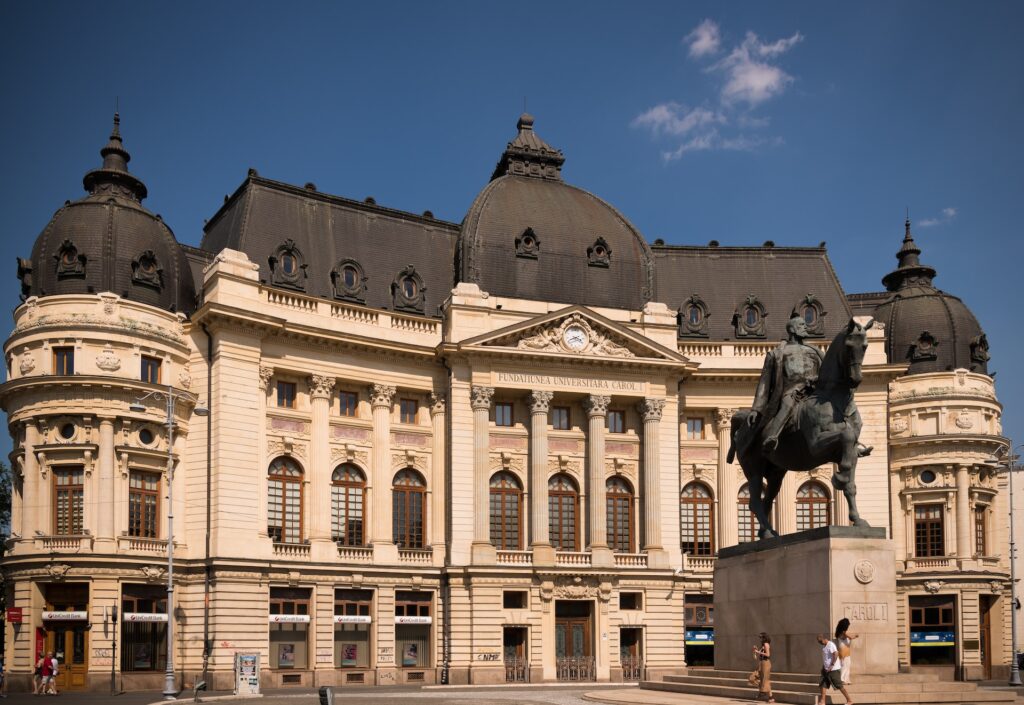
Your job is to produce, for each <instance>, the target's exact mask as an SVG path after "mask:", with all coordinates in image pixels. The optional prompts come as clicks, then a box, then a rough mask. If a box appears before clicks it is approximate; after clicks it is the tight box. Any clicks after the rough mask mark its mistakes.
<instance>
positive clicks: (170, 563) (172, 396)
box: [128, 385, 210, 700]
mask: <svg viewBox="0 0 1024 705" xmlns="http://www.w3.org/2000/svg"><path fill="white" fill-rule="evenodd" d="M147 399H155V400H156V401H162V402H164V406H165V412H166V414H167V419H166V425H167V669H166V671H165V673H164V692H163V696H164V700H174V699H176V698H177V697H178V689H177V688H176V687H175V685H174V407H175V405H176V404H177V402H178V400H179V399H186V400H191V399H192V395H190V394H185V393H183V392H179V391H177V390H175V389H174V387H173V386H171V385H167V391H166V392H165V391H154V392H150V393H149V394H145V395H143V396H141V397H139V398H138V399H136V400H135V401H134V402H132V403H131V404H130V405H129V406H128V409H129V411H132V412H134V413H137V414H141V413H145V412H146V411H147V408H146V406H145V405H143V403H142V402H144V401H146V400H147ZM193 413H194V414H195V415H196V416H208V415H209V414H210V410H209V409H207V408H206V407H205V406H198V405H197V406H196V407H195V408H194V409H193Z"/></svg>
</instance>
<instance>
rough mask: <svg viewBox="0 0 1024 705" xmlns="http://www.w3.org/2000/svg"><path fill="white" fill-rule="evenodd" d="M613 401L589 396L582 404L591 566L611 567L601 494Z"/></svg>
mask: <svg viewBox="0 0 1024 705" xmlns="http://www.w3.org/2000/svg"><path fill="white" fill-rule="evenodd" d="M611 401H612V398H611V397H609V396H605V395H603V394H591V395H590V396H588V397H587V398H586V399H584V400H583V408H584V410H585V411H586V412H587V484H588V485H589V488H588V489H587V524H588V528H589V529H590V543H589V545H588V549H589V550H590V554H591V556H590V561H591V563H592V565H594V566H614V565H615V556H613V555H612V551H611V549H610V548H608V506H607V504H606V500H605V491H604V427H605V417H606V416H607V415H608V405H609V404H610V403H611Z"/></svg>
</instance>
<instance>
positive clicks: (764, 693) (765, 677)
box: [754, 632, 775, 703]
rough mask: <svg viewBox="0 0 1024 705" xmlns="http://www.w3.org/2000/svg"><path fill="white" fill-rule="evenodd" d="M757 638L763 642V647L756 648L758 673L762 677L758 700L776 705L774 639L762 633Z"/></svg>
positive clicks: (755, 655)
mask: <svg viewBox="0 0 1024 705" xmlns="http://www.w3.org/2000/svg"><path fill="white" fill-rule="evenodd" d="M757 637H758V639H760V640H761V645H760V646H755V647H754V658H756V659H757V660H758V666H759V669H758V671H759V673H760V675H761V682H760V684H759V685H758V688H757V694H758V699H759V700H765V701H767V702H769V703H774V702H775V696H774V695H772V638H771V637H770V636H768V634H767V632H761V633H760V634H758V635H757Z"/></svg>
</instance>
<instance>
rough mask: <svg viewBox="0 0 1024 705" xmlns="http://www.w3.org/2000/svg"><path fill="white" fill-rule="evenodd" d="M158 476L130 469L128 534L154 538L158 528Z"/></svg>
mask: <svg viewBox="0 0 1024 705" xmlns="http://www.w3.org/2000/svg"><path fill="white" fill-rule="evenodd" d="M159 496H160V476H159V475H158V474H156V473H153V472H139V471H136V470H132V471H131V474H130V476H129V479H128V535H129V536H138V537H141V538H147V539H155V538H156V537H157V531H158V529H159V524H158V518H157V517H159V516H160V514H159V512H158V506H159Z"/></svg>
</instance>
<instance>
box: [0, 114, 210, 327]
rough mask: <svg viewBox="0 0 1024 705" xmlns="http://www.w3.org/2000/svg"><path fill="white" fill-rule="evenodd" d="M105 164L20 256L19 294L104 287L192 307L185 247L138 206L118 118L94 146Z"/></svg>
mask: <svg viewBox="0 0 1024 705" xmlns="http://www.w3.org/2000/svg"><path fill="white" fill-rule="evenodd" d="M100 155H101V156H102V157H103V165H102V166H101V167H100V168H99V169H94V170H93V171H90V172H89V173H88V174H86V175H85V178H84V179H83V184H84V186H85V190H86V191H87V192H88V195H87V196H86V197H85V198H82V199H80V200H78V201H75V202H74V203H71V202H68V203H65V205H64V207H63V208H61V209H60V210H58V211H57V212H56V213H55V214H54V216H53V218H52V219H51V220H50V223H49V224H48V225H47V226H46V228H44V229H43V232H42V233H40V235H39V237H38V238H36V242H35V245H34V246H33V248H32V258H31V259H30V260H24V259H21V258H19V259H18V278H19V279H21V295H22V299H25V298H27V297H29V296H53V295H57V294H87V293H93V292H101V291H110V292H113V293H115V294H118V295H120V296H122V297H124V298H126V299H130V300H132V301H138V302H140V303H144V304H149V305H151V306H157V307H159V308H162V309H167V310H172V311H182V312H184V313H191V312H192V311H193V310H194V309H195V304H196V294H195V284H194V282H193V280H192V274H191V271H190V269H189V266H188V261H187V260H186V258H185V253H184V251H183V250H182V249H181V247H179V246H178V242H177V240H175V238H174V233H172V232H171V229H170V228H168V227H167V225H165V224H164V222H163V220H161V218H160V216H158V215H154V214H153V213H151V212H150V211H148V210H147V209H146V208H144V207H143V206H142V199H144V198H145V197H146V186H145V184H143V183H142V181H140V180H139V179H138V178H137V177H135V176H134V175H133V174H131V173H130V172H129V171H128V161H129V160H130V159H131V155H129V154H128V151H127V150H126V149H125V148H124V144H123V142H122V141H121V132H120V118H119V117H118V116H117V115H114V130H113V132H112V133H111V135H110V140H109V142H107V144H106V146H105V147H103V149H101V150H100Z"/></svg>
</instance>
